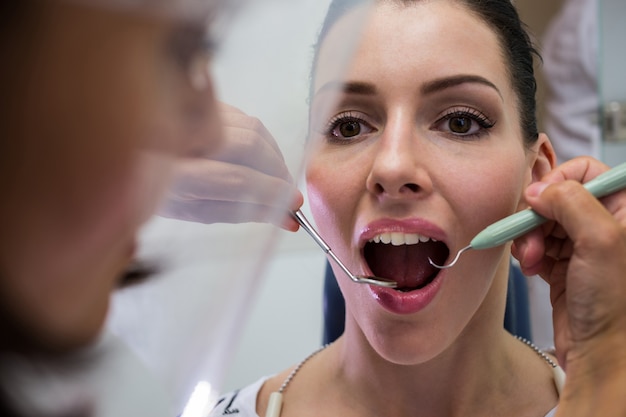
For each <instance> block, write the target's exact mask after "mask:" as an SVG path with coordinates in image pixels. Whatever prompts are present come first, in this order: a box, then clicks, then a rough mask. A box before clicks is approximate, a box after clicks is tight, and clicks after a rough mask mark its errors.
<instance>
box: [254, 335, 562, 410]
mask: <svg viewBox="0 0 626 417" xmlns="http://www.w3.org/2000/svg"><path fill="white" fill-rule="evenodd" d="M515 338H516V339H517V340H519V341H520V342H522V343H524V344H525V345H526V346H528V347H529V348H531V349H532V350H534V351H535V353H537V355H539V357H541V358H542V359H543V360H544V361H545V362H546V363H547V364H548V365H550V368H552V373H553V376H554V385H555V387H556V390H557V392H558V393H559V396H560V395H561V389H562V388H563V384H564V383H565V373H564V372H563V370H562V369H561V367H560V366H559V365H558V364H557V363H556V362H554V361H553V360H552V359H551V358H550V357H549V356H548V355H546V354H545V353H544V352H543V351H542V350H541V349H539V348H538V347H537V345H535V344H534V343H533V342H531V341H530V340H528V339H526V338H524V337H522V336H515ZM328 346H330V343H328V344H325V345H324V346H322V347H320V348H319V349H317V350H316V351H314V352H313V353H311V354H310V355H309V356H307V357H306V358H304V359H303V360H302V361H300V363H299V364H298V365H296V367H295V368H293V370H292V371H291V372H290V373H289V376H287V378H285V380H284V381H283V384H282V385H281V386H280V388H279V389H278V391H274V392H272V393H271V394H270V398H269V401H268V403H267V410H266V411H265V417H279V416H280V412H281V409H282V406H283V394H284V393H285V390H286V389H287V387H288V386H289V384H290V383H291V381H292V380H293V379H294V378H295V376H296V374H297V373H298V371H300V369H301V368H302V366H303V365H304V364H305V363H307V362H308V361H309V360H310V359H311V358H312V357H313V356H315V355H317V354H318V353H320V352H321V351H323V350H324V349H326V348H327V347H328Z"/></svg>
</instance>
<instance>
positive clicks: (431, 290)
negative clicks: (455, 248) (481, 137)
mask: <svg viewBox="0 0 626 417" xmlns="http://www.w3.org/2000/svg"><path fill="white" fill-rule="evenodd" d="M389 232H402V233H419V234H420V235H424V236H428V237H431V238H434V239H437V240H439V241H443V242H445V240H446V234H445V232H444V231H443V230H442V229H441V228H440V227H438V226H436V225H434V224H433V223H431V222H429V221H427V220H425V219H419V218H416V219H405V220H396V219H379V220H376V221H373V222H371V223H369V224H368V225H367V226H366V227H365V228H363V230H361V234H360V236H359V247H360V248H361V249H362V248H363V247H364V246H365V244H366V243H367V242H368V241H369V240H370V239H372V238H374V237H375V236H376V235H379V234H381V233H389ZM363 262H365V261H363ZM366 269H368V268H367V267H366ZM368 272H370V271H368ZM445 276H446V271H445V270H442V271H440V272H439V274H438V275H437V277H436V278H435V279H434V280H433V281H432V282H430V283H429V284H428V285H426V286H425V287H423V288H420V289H418V290H413V291H409V292H402V291H398V290H394V289H391V288H383V287H379V286H374V285H370V286H369V291H370V293H371V294H372V296H373V297H374V299H375V300H376V301H377V302H378V304H380V305H381V306H382V307H383V308H384V309H385V310H387V311H389V312H391V313H394V314H414V313H417V312H418V311H420V310H422V309H424V308H426V307H427V306H428V305H429V304H430V303H431V302H432V301H433V300H434V299H435V297H436V296H437V294H438V293H439V290H440V289H441V286H442V284H443V281H444V279H445Z"/></svg>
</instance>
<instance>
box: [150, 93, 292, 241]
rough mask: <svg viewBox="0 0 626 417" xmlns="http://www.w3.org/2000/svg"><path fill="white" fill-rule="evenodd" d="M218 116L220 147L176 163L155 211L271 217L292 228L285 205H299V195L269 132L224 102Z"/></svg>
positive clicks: (195, 216) (211, 217)
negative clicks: (167, 191) (169, 184)
mask: <svg viewBox="0 0 626 417" xmlns="http://www.w3.org/2000/svg"><path fill="white" fill-rule="evenodd" d="M220 118H221V122H222V134H223V136H224V138H223V139H224V140H223V141H222V144H221V147H220V148H219V149H218V150H217V151H216V152H214V153H213V154H212V155H209V156H207V157H194V158H185V159H184V160H182V161H181V162H180V163H179V164H178V166H177V168H176V172H175V179H174V184H173V186H172V187H171V191H170V194H169V195H168V197H167V199H166V201H165V203H164V205H163V207H162V208H161V210H160V212H159V214H160V215H162V216H165V217H172V218H176V219H181V220H189V221H196V222H201V223H244V222H271V223H274V224H276V225H278V226H281V227H282V228H284V229H286V230H291V231H296V230H298V224H297V223H296V221H295V220H294V219H293V218H291V217H290V216H289V215H288V214H287V209H288V208H289V209H292V210H295V209H297V208H299V207H300V206H301V205H302V203H303V196H302V193H301V192H300V191H298V190H297V188H296V187H295V185H294V181H293V178H292V177H291V175H290V174H289V171H288V169H287V166H286V165H285V160H284V158H283V155H282V153H281V151H280V149H279V147H278V145H277V144H276V141H275V140H274V138H273V137H272V135H271V134H270V133H269V132H268V130H267V129H266V128H265V126H264V125H263V123H261V121H260V120H259V119H257V118H255V117H251V116H248V115H246V114H245V113H243V112H242V111H241V110H239V109H237V108H235V107H233V106H230V105H228V104H225V103H221V104H220ZM283 213H284V215H283Z"/></svg>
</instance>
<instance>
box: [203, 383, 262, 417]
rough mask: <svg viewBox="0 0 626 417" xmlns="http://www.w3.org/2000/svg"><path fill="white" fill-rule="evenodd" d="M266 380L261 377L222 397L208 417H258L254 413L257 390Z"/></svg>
mask: <svg viewBox="0 0 626 417" xmlns="http://www.w3.org/2000/svg"><path fill="white" fill-rule="evenodd" d="M267 379H268V377H263V378H261V379H259V380H258V381H256V382H255V383H254V384H251V385H248V386H247V387H245V388H242V389H240V390H236V391H232V392H229V393H228V394H225V395H223V396H222V397H221V398H220V399H219V400H218V402H217V404H216V405H215V407H214V408H213V410H212V411H211V413H210V414H209V417H218V416H234V417H259V415H258V414H257V412H256V399H257V396H258V394H259V390H260V389H261V387H262V386H263V384H264V383H265V381H267Z"/></svg>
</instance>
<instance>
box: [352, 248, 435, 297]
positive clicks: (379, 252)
mask: <svg viewBox="0 0 626 417" xmlns="http://www.w3.org/2000/svg"><path fill="white" fill-rule="evenodd" d="M439 252H440V248H438V246H437V244H435V243H430V242H427V243H420V244H417V245H401V246H393V245H386V244H380V243H379V244H377V243H368V244H367V245H366V246H365V248H364V254H365V259H366V260H367V263H368V265H369V267H370V269H371V270H372V272H373V273H374V275H375V276H377V277H382V278H390V279H393V280H394V281H396V282H397V283H398V288H399V289H402V288H419V287H423V286H424V285H426V284H428V283H429V282H430V281H431V280H432V278H433V277H434V276H435V275H436V272H438V270H437V269H436V268H435V267H433V266H432V265H431V264H430V263H429V262H428V258H430V259H433V260H434V259H437V257H438V255H437V254H438V253H439Z"/></svg>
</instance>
